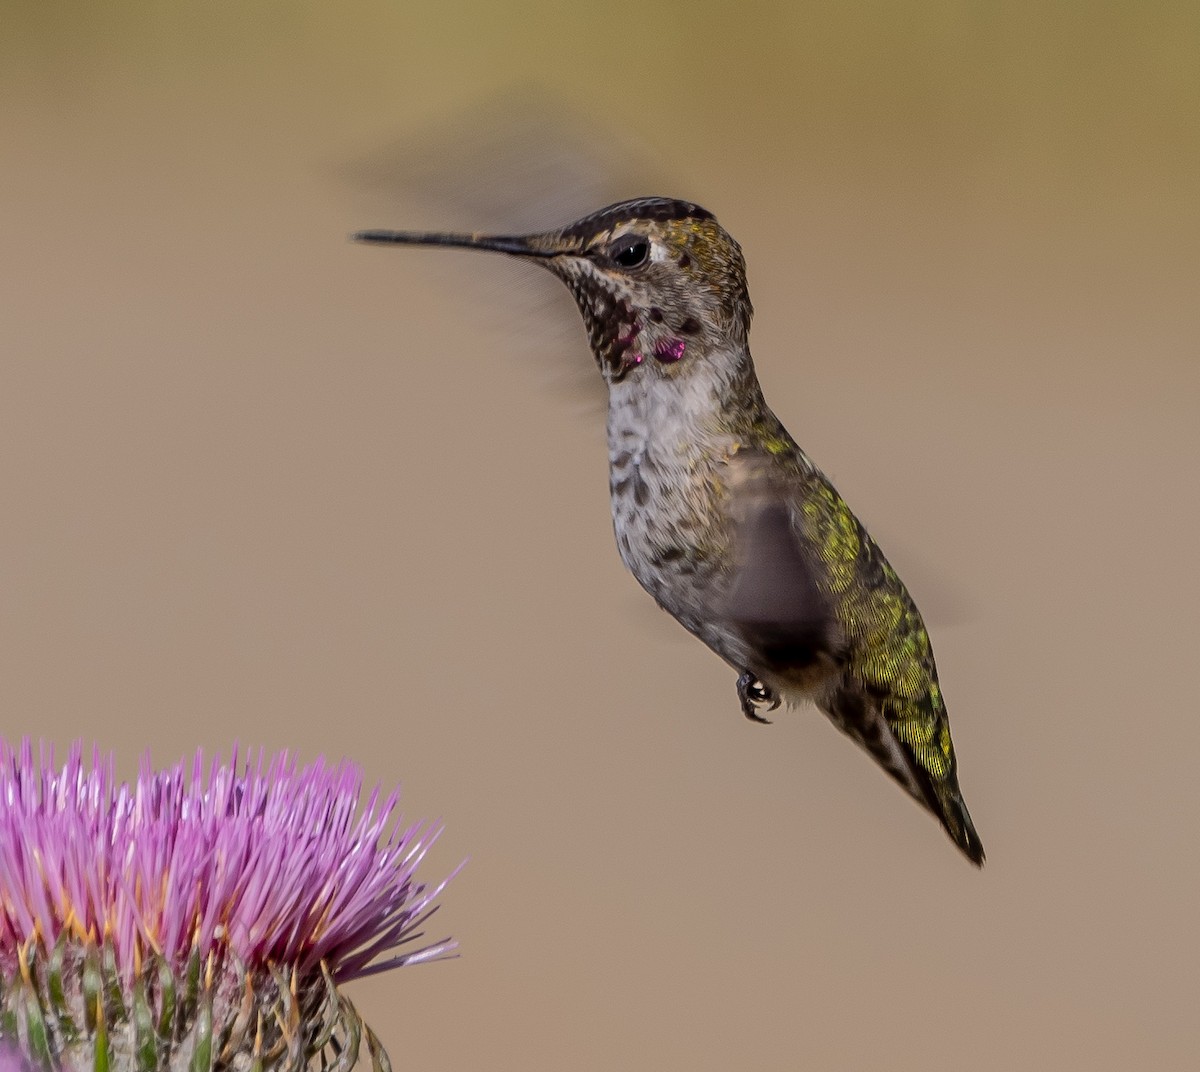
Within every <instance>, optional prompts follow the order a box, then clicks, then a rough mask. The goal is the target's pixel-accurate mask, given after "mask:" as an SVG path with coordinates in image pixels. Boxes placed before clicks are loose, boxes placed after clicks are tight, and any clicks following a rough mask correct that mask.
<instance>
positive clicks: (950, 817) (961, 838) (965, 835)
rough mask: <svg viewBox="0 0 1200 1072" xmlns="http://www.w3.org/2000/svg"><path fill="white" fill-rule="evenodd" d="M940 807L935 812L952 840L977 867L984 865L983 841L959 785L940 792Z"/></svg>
mask: <svg viewBox="0 0 1200 1072" xmlns="http://www.w3.org/2000/svg"><path fill="white" fill-rule="evenodd" d="M935 792H936V790H935ZM938 804H939V807H938V809H937V811H936V812H935V814H936V815H937V817H938V818H939V819H941V821H942V826H943V827H945V830H946V833H947V834H949V835H950V840H951V841H953V842H954V844H955V845H957V846H958V847H959V848H960V849H962V851H963V853H964V855H965V856H966V857H967V859H968V860H970V861H971V863H973V864H974V865H975V866H976V867H982V866H983V861H984V852H983V842H982V841H981V840H980V838H979V834H978V833H977V832H976V830H975V824H974V823H973V822H971V813H970V812H969V811H967V804H966V801H964V800H963V798H962V793H961V792H959V789H958V786H957V785H954V786H951V787H948V791H946V790H943V791H942V792H941V793H940V794H938Z"/></svg>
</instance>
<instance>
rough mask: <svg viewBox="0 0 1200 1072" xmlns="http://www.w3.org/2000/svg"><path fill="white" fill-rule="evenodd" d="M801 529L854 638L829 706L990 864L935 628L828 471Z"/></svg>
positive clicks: (838, 721) (802, 515) (973, 855)
mask: <svg viewBox="0 0 1200 1072" xmlns="http://www.w3.org/2000/svg"><path fill="white" fill-rule="evenodd" d="M793 531H794V533H795V538H796V540H797V542H798V543H800V544H801V545H802V546H804V547H808V548H811V549H812V550H813V551H814V552H816V553H817V554H818V555H819V556H820V558H821V561H822V563H823V565H824V566H825V570H826V572H825V578H826V583H827V585H828V588H829V590H830V592H831V598H832V599H833V602H834V606H835V610H834V614H835V617H836V618H837V619H838V621H839V623H840V625H841V627H842V630H843V635H844V636H845V637H846V640H847V643H846V649H845V659H844V662H843V666H842V674H841V677H840V680H839V681H838V683H837V685H836V686H835V688H834V689H832V690H831V691H829V692H827V693H826V694H825V696H823V697H822V699H821V700H820V702H819V706H820V707H821V709H822V710H823V711H824V712H825V713H826V714H827V715H828V716H829V717H830V719H831V720H832V721H833V723H834V724H835V725H836V726H838V728H839V729H841V730H842V731H843V732H845V733H846V734H848V735H849V736H850V737H851V738H853V739H854V740H855V741H857V742H858V743H859V744H860V745H861V746H862V747H863V748H864V749H866V751H867V752H868V753H870V754H871V755H872V756H873V757H874V758H875V760H876V761H877V762H878V763H879V765H880V766H881V767H883V769H884V770H886V771H887V772H888V774H890V775H891V776H892V777H893V778H894V779H895V780H896V781H897V782H899V783H900V785H901V786H903V787H904V789H906V790H907V791H908V792H909V793H910V794H911V795H912V796H913V797H914V798H915V799H916V800H917V801H918V802H919V803H921V804H923V805H924V806H925V807H926V808H928V809H929V810H930V811H931V812H932V813H933V814H934V815H935V816H936V817H937V818H938V819H939V820H940V822H941V824H942V826H943V827H944V828H945V830H946V832H947V833H948V834H949V835H950V838H951V840H953V841H954V843H955V844H956V845H958V847H959V848H960V849H961V850H962V851H963V853H964V854H965V855H966V856H967V857H968V858H969V859H970V860H971V861H972V862H973V863H975V864H982V863H983V843H982V842H981V841H980V839H979V835H978V834H977V833H976V831H975V826H974V823H972V821H971V816H970V813H969V812H968V811H967V806H966V804H965V802H964V801H963V798H962V793H961V791H960V790H959V787H958V773H957V767H958V764H957V760H956V759H955V755H954V744H953V741H952V740H951V737H950V720H949V716H948V714H947V712H946V704H945V701H944V700H943V698H942V690H941V686H940V685H939V684H938V678H937V666H936V664H935V663H934V659H933V648H932V645H931V644H930V640H929V633H928V632H927V631H926V629H925V623H924V621H923V620H922V618H921V612H920V611H919V610H917V606H916V604H915V603H914V602H913V600H912V597H911V596H910V595H909V594H908V589H907V588H905V586H904V583H903V582H902V581H901V580H900V578H899V577H898V576H897V575H896V572H895V570H893V569H892V567H891V565H890V564H889V563H888V561H887V559H886V558H884V556H883V552H882V551H880V549H879V547H878V546H877V545H876V543H875V541H874V540H872V539H871V537H870V535H869V534H868V533H867V531H866V529H864V528H863V526H862V524H861V523H860V522H859V521H858V519H857V518H856V517H855V516H854V514H853V513H852V512H851V511H850V508H849V507H848V506H847V505H846V503H845V502H844V501H843V500H842V498H841V496H840V495H838V493H837V491H836V490H835V489H834V488H833V486H832V485H831V484H830V483H829V482H828V481H827V480H826V479H825V478H824V477H823V476H820V475H819V474H817V479H816V480H815V482H814V484H813V486H812V487H810V488H809V489H807V496H806V499H805V501H804V503H803V504H802V506H801V509H800V510H799V511H798V512H797V514H796V526H795V528H794V530H793Z"/></svg>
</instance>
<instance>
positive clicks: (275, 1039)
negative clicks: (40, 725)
mask: <svg viewBox="0 0 1200 1072" xmlns="http://www.w3.org/2000/svg"><path fill="white" fill-rule="evenodd" d="M361 790H362V778H361V774H360V772H359V771H358V770H357V769H356V768H354V767H353V766H351V765H349V764H342V765H340V766H338V767H336V768H331V767H328V766H326V765H325V764H324V763H322V762H320V761H318V762H317V763H314V764H312V765H310V766H308V767H305V768H302V769H298V768H297V767H296V765H295V763H294V762H293V761H291V760H289V758H288V757H287V756H286V754H285V755H279V756H276V757H274V758H273V759H272V760H271V761H270V762H269V763H265V761H264V757H263V756H262V755H261V754H259V755H258V757H257V759H256V760H254V761H249V760H248V761H246V762H245V763H244V764H243V765H242V767H241V769H239V766H238V761H237V757H236V755H235V757H234V759H233V760H232V762H231V763H230V764H228V765H224V764H221V763H219V762H217V761H213V762H212V764H211V765H210V766H209V768H208V770H207V773H206V771H205V767H204V764H203V761H202V757H201V756H200V755H197V757H196V760H195V762H194V763H193V764H192V765H191V769H190V776H189V774H188V772H187V770H186V768H185V766H184V765H183V764H180V765H178V766H177V767H175V768H174V769H172V770H169V771H166V772H163V773H154V772H153V771H151V770H150V769H149V767H148V765H147V764H143V768H142V772H141V774H140V776H139V778H138V779H137V781H136V783H134V784H132V785H121V784H118V783H117V781H116V779H115V777H114V775H113V768H112V761H111V759H106V758H102V757H100V756H99V755H98V754H97V755H95V756H94V758H93V761H92V764H91V767H90V769H88V768H86V767H85V765H84V763H83V761H82V756H81V750H80V749H79V748H78V747H76V748H74V749H73V750H72V752H71V754H70V756H69V758H68V760H67V762H66V764H65V765H64V766H63V767H62V768H61V769H56V768H55V767H54V765H53V760H52V757H51V758H50V759H46V758H45V757H42V758H40V760H39V761H38V762H35V761H34V758H33V750H32V747H31V746H30V745H29V743H28V742H26V743H25V744H24V745H23V746H22V748H21V749H20V751H19V752H17V751H13V750H10V749H9V748H8V746H6V745H4V744H3V743H0V803H2V805H3V812H2V814H0V895H2V900H0V1046H3V1045H4V1044H7V1045H9V1046H14V1047H15V1048H16V1050H17V1052H18V1053H19V1054H20V1055H22V1056H23V1057H24V1059H25V1060H26V1061H27V1062H28V1063H29V1064H30V1066H31V1067H34V1068H39V1069H56V1068H66V1069H96V1070H102V1069H120V1070H123V1072H125V1070H139V1072H140V1070H147V1072H149V1070H153V1069H171V1070H174V1069H179V1070H181V1072H182V1070H185V1069H186V1070H188V1072H206V1070H208V1069H237V1070H241V1069H245V1070H248V1072H249V1070H255V1069H262V1070H264V1072H267V1070H272V1069H303V1068H315V1069H335V1068H336V1069H349V1068H351V1067H352V1066H353V1065H354V1064H355V1062H356V1060H357V1059H358V1058H359V1056H360V1053H361V1052H362V1051H363V1044H364V1043H365V1054H363V1055H364V1056H369V1058H370V1060H371V1062H372V1064H373V1065H374V1067H375V1068H379V1069H387V1068H388V1067H389V1064H388V1059H387V1056H386V1054H385V1053H384V1050H383V1047H382V1046H381V1045H380V1044H379V1042H378V1040H377V1039H376V1037H375V1036H374V1034H372V1032H371V1031H370V1029H369V1028H368V1027H367V1026H366V1025H365V1024H364V1023H363V1021H362V1020H361V1018H360V1017H359V1015H358V1013H357V1012H356V1011H355V1009H354V1006H353V1005H352V1004H351V1003H350V1001H349V1000H348V999H347V998H346V997H345V995H344V994H343V993H342V992H341V989H340V988H341V984H343V983H345V982H346V981H347V980H349V979H352V978H355V977H357V976H361V975H367V974H372V973H374V972H378V971H383V970H386V969H388V968H392V967H398V966H400V965H402V964H409V963H414V962H418V961H421V960H429V959H433V958H436V957H438V956H441V955H443V954H445V953H446V952H448V951H449V950H450V949H451V948H452V943H449V942H439V943H436V944H434V945H427V946H424V947H419V948H417V949H401V947H402V946H408V945H409V944H410V943H413V942H415V941H416V940H417V939H419V938H420V937H421V935H420V933H419V932H420V928H421V926H422V924H423V923H424V921H425V920H426V919H428V917H429V915H430V914H431V913H432V912H433V911H434V907H435V906H434V904H433V901H434V898H435V897H436V896H437V895H438V893H440V891H441V888H442V886H441V885H439V886H438V887H437V888H435V889H433V890H428V889H427V888H426V887H425V886H424V885H422V884H420V883H418V882H417V881H416V879H415V870H416V867H417V865H418V863H419V862H420V860H421V858H422V857H423V856H424V854H425V852H426V850H427V849H428V847H429V844H430V843H431V842H432V840H433V839H434V838H435V837H436V836H437V833H438V830H437V829H436V828H434V827H429V826H426V825H424V824H415V825H412V826H409V827H406V828H402V827H400V826H398V825H397V824H396V823H395V822H394V820H393V813H394V811H395V807H396V795H395V793H393V794H391V795H389V796H388V797H386V799H381V795H380V793H379V792H378V790H376V791H374V792H372V793H371V794H370V796H369V797H368V799H367V801H366V803H365V806H364V807H363V808H362V810H361V814H360V809H359V800H360V796H361ZM442 885H444V883H443V884H442Z"/></svg>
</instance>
